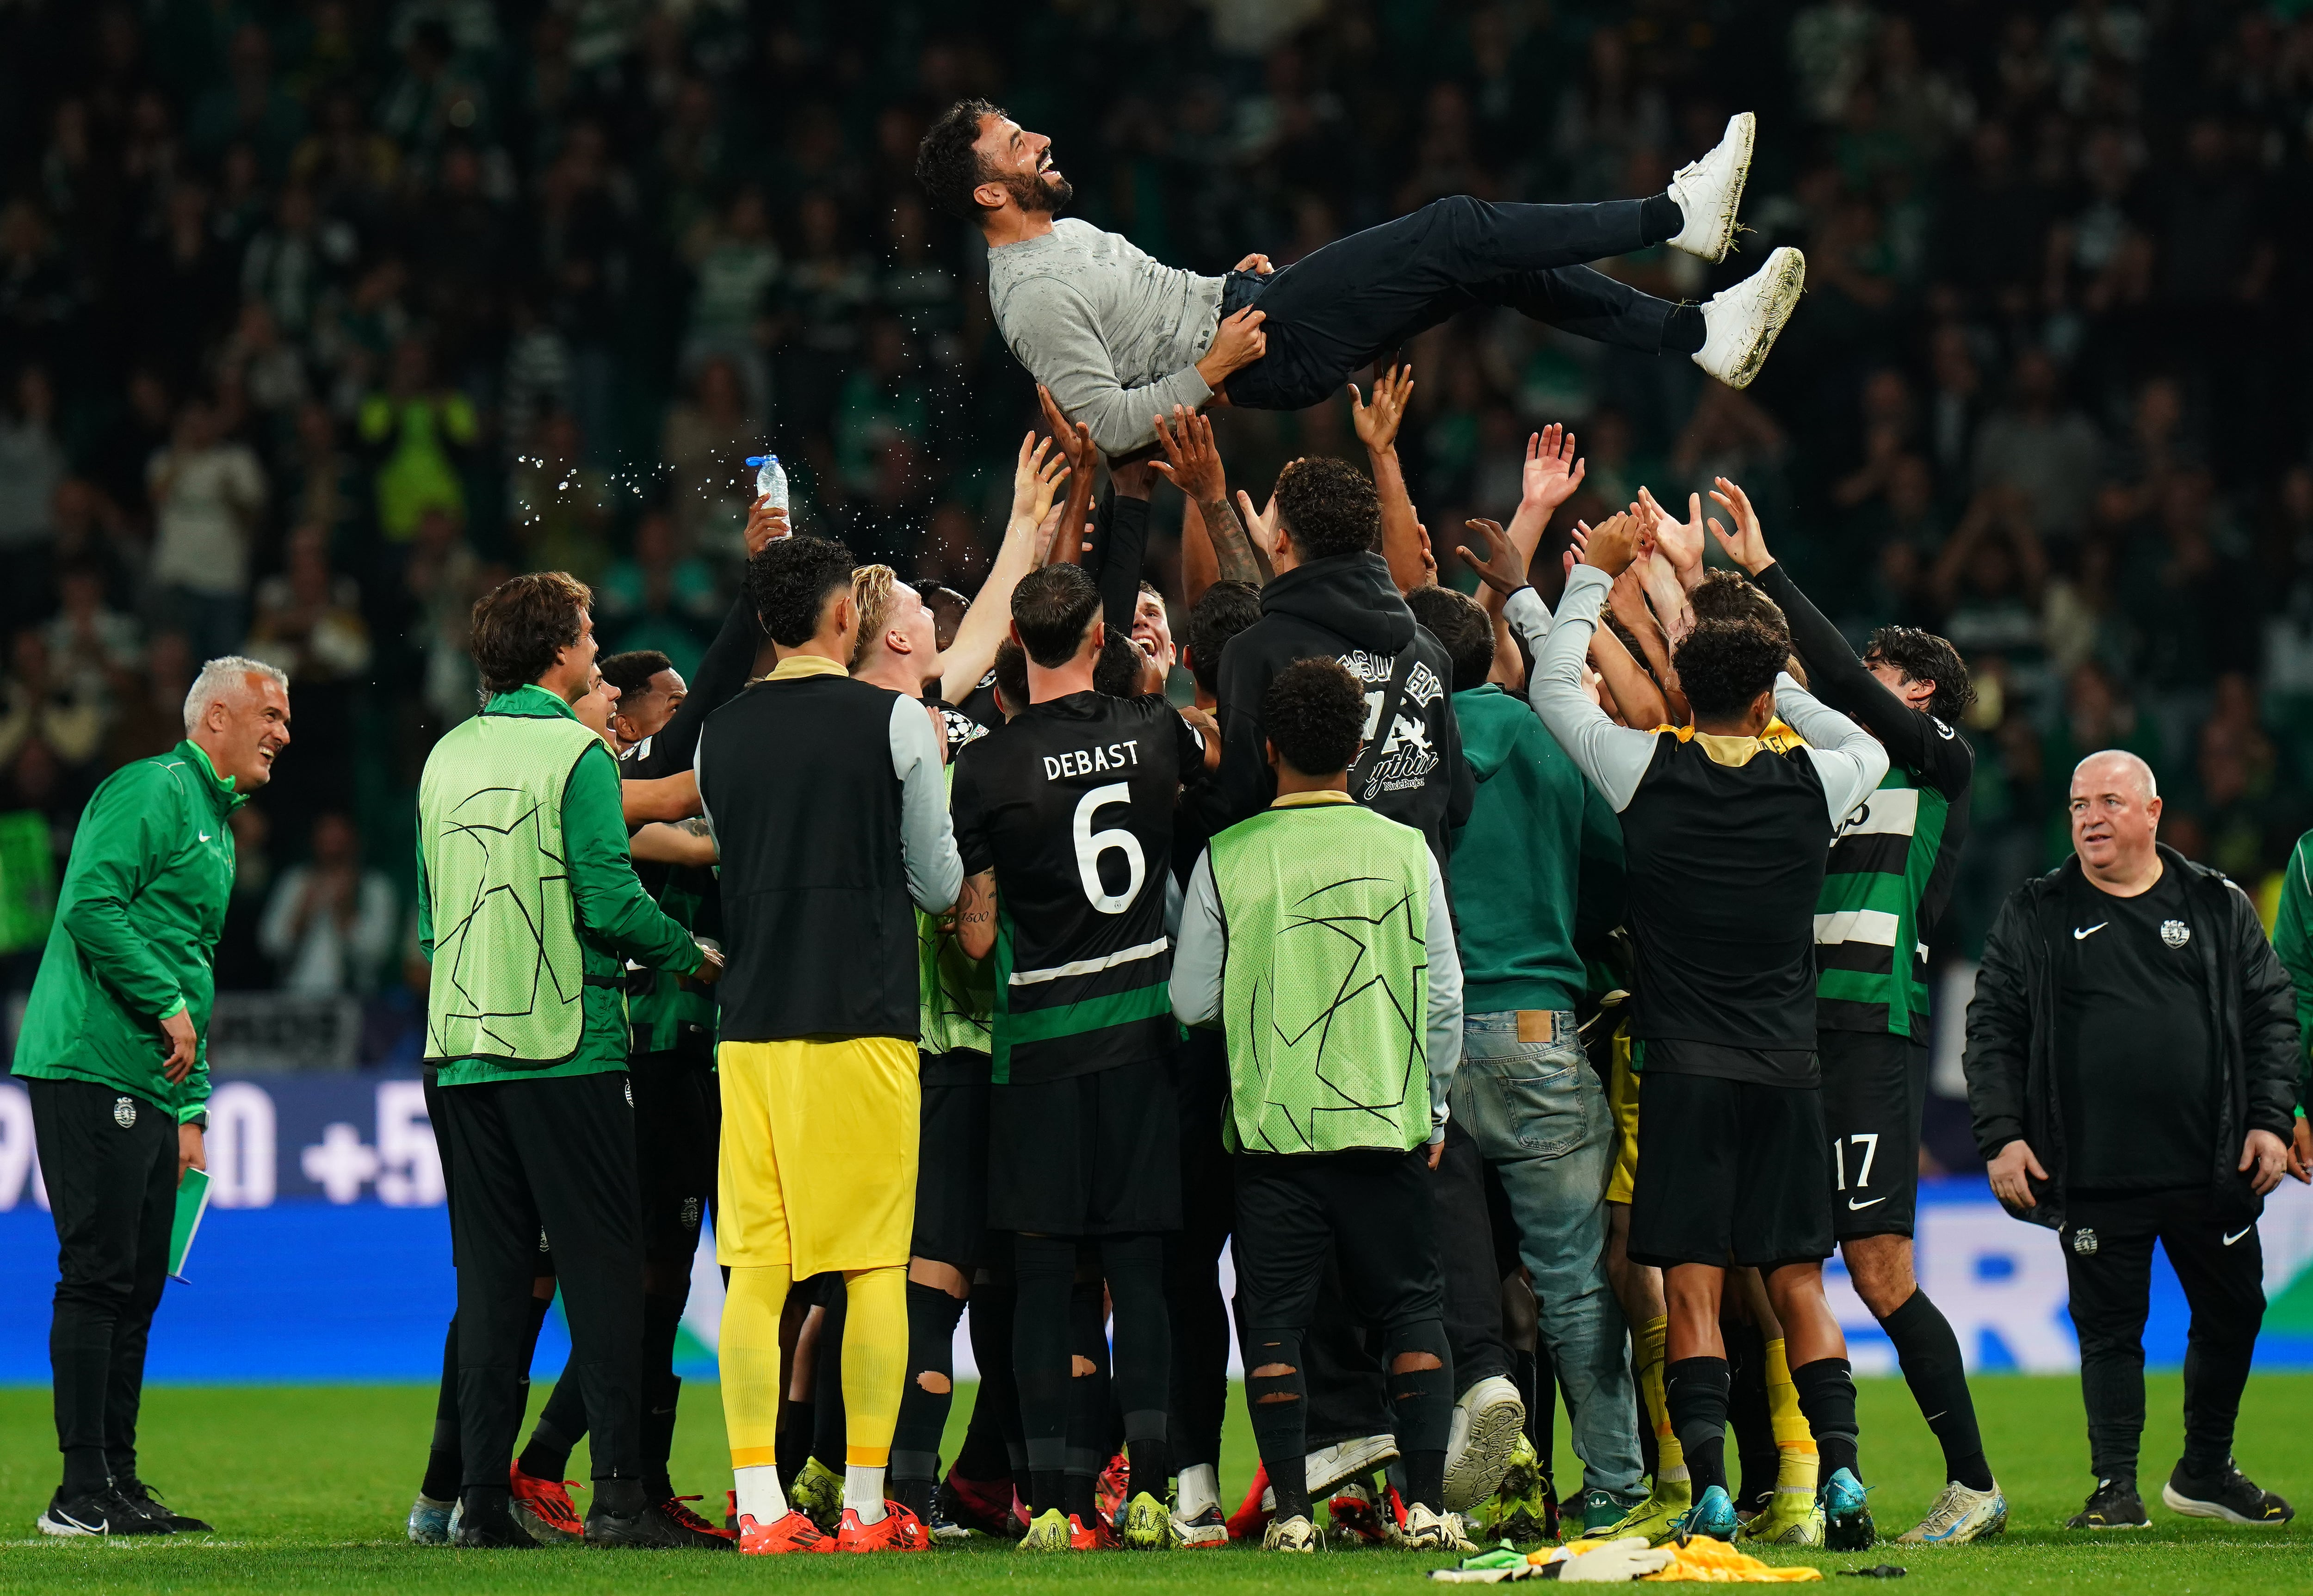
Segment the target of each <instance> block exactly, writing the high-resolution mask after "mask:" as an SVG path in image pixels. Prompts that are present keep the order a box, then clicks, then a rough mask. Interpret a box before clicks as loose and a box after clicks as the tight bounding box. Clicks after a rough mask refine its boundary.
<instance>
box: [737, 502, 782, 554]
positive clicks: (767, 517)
mask: <svg viewBox="0 0 2313 1596" xmlns="http://www.w3.org/2000/svg"><path fill="white" fill-rule="evenodd" d="M788 530H789V529H788V526H787V512H786V511H784V510H782V509H779V508H778V506H776V505H774V504H772V503H771V495H769V494H765V495H763V496H762V497H761V498H759V499H757V500H756V501H755V502H754V503H753V504H751V505H749V506H748V508H747V530H746V533H745V536H746V539H747V555H748V557H749V558H751V559H752V557H755V556H756V555H759V554H761V553H762V552H763V550H765V549H766V548H770V546H771V545H772V544H773V543H775V542H777V541H778V539H781V538H784V537H786V536H787V531H788Z"/></svg>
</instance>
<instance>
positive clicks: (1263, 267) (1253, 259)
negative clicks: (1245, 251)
mask: <svg viewBox="0 0 2313 1596" xmlns="http://www.w3.org/2000/svg"><path fill="white" fill-rule="evenodd" d="M1229 269H1230V270H1232V271H1241V272H1251V273H1252V274H1253V276H1256V277H1265V276H1270V275H1271V273H1273V272H1274V271H1276V269H1277V268H1276V267H1273V266H1271V265H1270V264H1269V257H1268V256H1266V255H1248V256H1246V257H1245V258H1244V259H1242V260H1240V261H1238V262H1237V263H1236V265H1235V266H1233V267H1230V268H1229Z"/></svg>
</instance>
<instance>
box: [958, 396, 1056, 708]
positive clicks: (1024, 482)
mask: <svg viewBox="0 0 2313 1596" xmlns="http://www.w3.org/2000/svg"><path fill="white" fill-rule="evenodd" d="M1068 474H1069V467H1068V465H1067V463H1066V459H1065V457H1064V456H1062V455H1060V454H1057V453H1054V452H1052V442H1051V439H1049V438H1047V439H1044V440H1042V441H1041V442H1039V441H1038V439H1037V437H1036V434H1034V433H1033V432H1032V433H1030V434H1027V435H1026V436H1025V437H1024V438H1022V439H1021V440H1020V455H1019V458H1018V460H1016V461H1014V463H1013V467H1012V513H1011V517H1010V518H1009V519H1008V520H1007V521H1006V522H1005V523H1004V541H1003V543H1002V544H1001V545H999V546H998V548H997V550H996V563H995V564H994V565H992V566H989V568H988V580H987V581H985V582H983V583H981V584H980V593H979V596H978V597H976V598H975V599H973V600H972V606H971V608H970V609H966V610H965V611H964V612H963V619H962V620H960V621H958V622H957V623H956V627H955V639H954V642H952V643H950V644H949V645H948V647H947V652H946V653H944V654H942V655H941V656H940V697H943V698H945V699H946V700H947V701H948V702H949V703H951V704H956V703H961V702H962V701H963V696H964V695H965V694H966V693H968V692H970V691H971V690H972V684H973V683H975V682H977V681H978V680H980V679H981V677H983V676H985V675H987V674H988V668H989V666H990V665H991V664H993V663H995V661H996V650H997V647H998V645H1000V644H1001V643H1002V642H1003V641H1004V633H1005V628H1006V627H1008V626H1010V625H1011V624H1012V590H1013V589H1014V588H1016V587H1017V586H1019V585H1020V578H1022V577H1023V576H1025V575H1026V574H1028V573H1029V572H1031V571H1033V570H1034V569H1035V568H1036V529H1037V528H1038V527H1039V526H1041V525H1042V524H1043V520H1044V517H1045V515H1046V514H1047V513H1050V511H1051V507H1052V500H1053V498H1054V496H1055V495H1057V493H1058V491H1059V486H1060V483H1061V482H1062V481H1063V480H1065V479H1066V478H1067V477H1068Z"/></svg>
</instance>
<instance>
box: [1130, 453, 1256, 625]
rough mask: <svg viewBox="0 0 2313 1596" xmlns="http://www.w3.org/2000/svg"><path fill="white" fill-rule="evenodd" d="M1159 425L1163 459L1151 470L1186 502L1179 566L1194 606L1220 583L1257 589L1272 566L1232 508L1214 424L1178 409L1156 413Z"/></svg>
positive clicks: (1191, 603) (1150, 467)
mask: <svg viewBox="0 0 2313 1596" xmlns="http://www.w3.org/2000/svg"><path fill="white" fill-rule="evenodd" d="M1156 445H1157V447H1158V448H1159V449H1161V450H1163V451H1164V452H1165V458H1164V459H1163V460H1151V461H1149V462H1148V463H1149V469H1151V470H1153V471H1157V472H1161V473H1162V474H1163V475H1164V477H1165V479H1166V480H1167V481H1169V482H1171V483H1172V484H1173V486H1174V487H1177V488H1179V489H1180V490H1181V496H1182V498H1183V499H1184V500H1186V501H1187V505H1188V507H1187V509H1186V510H1185V511H1184V512H1183V514H1182V518H1181V566H1182V584H1183V588H1184V589H1185V597H1186V598H1187V601H1188V602H1189V605H1190V607H1191V608H1192V609H1193V608H1195V606H1196V602H1197V601H1198V600H1199V599H1200V598H1201V597H1203V596H1204V592H1205V590H1206V589H1207V588H1209V587H1210V586H1211V585H1212V584H1213V583H1216V582H1249V583H1252V584H1253V586H1255V587H1259V586H1260V585H1261V584H1262V583H1264V582H1266V581H1268V580H1269V568H1268V564H1267V562H1266V561H1264V560H1263V559H1262V557H1261V553H1260V551H1259V550H1258V549H1256V548H1254V547H1253V539H1252V538H1250V537H1249V536H1247V535H1246V533H1245V530H1244V523H1243V522H1240V521H1238V520H1237V518H1236V511H1234V510H1232V509H1230V508H1229V502H1228V478H1227V473H1226V472H1225V471H1224V470H1223V469H1222V467H1221V455H1220V451H1219V450H1218V448H1216V447H1215V446H1214V444H1213V424H1212V423H1211V422H1210V421H1209V420H1207V419H1206V418H1205V417H1202V416H1200V415H1197V414H1196V413H1195V412H1193V411H1191V410H1187V409H1177V410H1174V412H1173V414H1172V416H1171V417H1170V418H1169V419H1167V418H1166V417H1162V416H1159V417H1156Z"/></svg>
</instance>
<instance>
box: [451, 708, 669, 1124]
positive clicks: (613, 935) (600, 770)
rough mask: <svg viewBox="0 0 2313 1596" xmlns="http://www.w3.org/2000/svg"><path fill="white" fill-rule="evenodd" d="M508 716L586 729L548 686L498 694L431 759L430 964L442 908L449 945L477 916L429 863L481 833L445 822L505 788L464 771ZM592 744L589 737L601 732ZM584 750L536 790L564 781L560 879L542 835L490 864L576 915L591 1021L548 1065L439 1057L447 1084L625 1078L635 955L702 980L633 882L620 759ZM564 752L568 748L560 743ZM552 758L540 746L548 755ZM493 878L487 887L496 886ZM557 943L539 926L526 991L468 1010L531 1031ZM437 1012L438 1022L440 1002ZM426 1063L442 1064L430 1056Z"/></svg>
mask: <svg viewBox="0 0 2313 1596" xmlns="http://www.w3.org/2000/svg"><path fill="white" fill-rule="evenodd" d="M501 717H512V718H514V719H516V720H532V721H553V720H555V719H557V718H559V719H560V720H562V721H563V722H566V723H569V724H570V725H573V726H575V725H576V722H577V716H576V715H574V714H572V713H571V709H570V706H569V705H567V704H566V703H564V702H563V701H562V700H561V699H560V698H559V697H556V696H555V695H554V694H552V693H550V692H548V691H547V690H546V689H545V688H541V687H535V686H532V687H524V688H517V689H516V690H515V691H514V692H511V693H500V694H497V696H496V697H492V698H491V699H490V701H489V702H488V704H486V705H484V706H482V713H481V715H479V717H477V720H476V721H469V722H467V723H465V724H464V725H462V726H460V727H459V728H457V729H456V730H455V731H453V732H451V733H450V734H449V735H448V736H446V737H444V739H443V741H441V742H438V743H436V744H435V749H434V752H433V754H432V755H431V756H429V757H428V758H427V767H426V776H425V777H424V778H423V781H422V783H421V786H420V796H419V803H418V942H419V945H420V946H421V947H422V948H423V950H424V951H425V954H426V957H427V960H429V961H431V960H433V959H434V957H435V942H436V937H435V913H436V911H437V909H438V910H441V911H443V912H444V914H445V915H447V916H449V919H450V925H451V931H450V933H448V934H444V937H443V938H442V940H443V941H444V943H446V942H448V941H449V940H450V938H451V936H452V935H453V934H455V933H456V932H457V930H458V929H460V928H461V927H462V925H464V923H465V920H466V919H467V918H468V917H469V916H471V915H472V914H473V912H474V908H475V905H473V904H471V903H467V904H461V905H455V906H453V905H452V904H450V903H449V902H447V901H446V899H444V900H442V901H438V902H437V894H438V893H440V892H441V891H442V890H443V889H442V888H441V887H440V886H438V885H437V883H436V881H435V875H436V874H437V873H442V872H445V871H447V870H448V868H449V865H448V864H447V862H446V860H435V859H432V858H430V857H429V851H430V850H431V849H434V848H437V847H442V846H445V844H444V838H445V837H450V836H453V835H465V836H477V833H478V832H479V828H460V827H458V826H456V825H454V824H452V825H445V823H444V822H445V820H448V819H449V816H450V812H451V811H453V810H454V809H455V808H457V807H458V802H459V801H460V800H461V799H462V798H464V797H468V796H478V795H479V794H480V793H481V791H482V790H483V787H484V785H487V784H489V783H491V782H493V781H494V780H496V779H497V777H496V776H495V775H494V774H493V773H491V772H488V771H486V770H482V769H476V770H475V771H473V772H472V773H471V775H468V774H467V773H465V772H463V771H462V770H461V769H460V768H457V766H458V765H459V764H460V763H461V762H462V760H464V759H468V758H471V757H472V756H473V755H474V753H475V751H476V750H477V749H478V748H479V747H480V746H483V745H482V744H480V743H479V739H480V738H482V737H485V736H488V735H489V734H490V733H491V732H495V731H497V730H498V729H499V728H497V727H492V726H490V725H488V723H489V722H491V721H493V720H498V719H500V718H501ZM478 722H479V723H478ZM462 734H464V735H462ZM588 736H589V737H590V738H591V733H590V734H588ZM576 741H577V746H578V750H579V751H578V753H577V755H576V759H575V761H574V762H573V763H572V764H571V766H570V767H569V768H568V770H567V773H563V772H547V773H542V775H541V779H540V781H539V783H538V787H537V790H539V791H541V792H542V791H547V790H550V788H551V786H552V785H555V784H556V783H557V782H559V785H560V787H561V794H562V801H561V808H560V813H561V824H560V828H559V829H560V833H561V845H560V846H561V848H562V857H561V859H560V861H559V864H560V869H559V871H558V872H555V871H553V870H552V868H551V867H552V865H553V864H554V863H555V862H554V861H552V860H551V859H548V860H547V869H546V870H545V871H544V872H541V871H540V870H539V868H538V861H539V858H540V854H539V852H538V850H537V839H536V837H533V839H532V852H531V853H530V854H528V855H521V854H515V855H508V857H506V859H505V860H503V861H497V862H495V863H494V864H493V865H492V871H493V872H494V873H495V874H504V875H506V877H507V879H508V881H514V880H515V879H517V878H519V879H521V880H525V881H526V880H529V879H531V878H532V876H536V877H537V878H538V879H539V884H540V885H541V888H542V889H543V891H542V893H541V899H545V898H550V899H552V903H553V906H554V908H556V909H558V910H559V911H560V912H567V914H569V915H570V916H571V918H572V925H573V928H574V930H575V932H576V950H577V953H578V964H579V969H580V971H581V973H582V975H583V985H582V987H581V990H580V1004H581V1012H582V1020H581V1023H580V1026H579V1029H578V1033H577V1037H576V1043H575V1046H572V1047H569V1048H566V1049H565V1050H564V1051H563V1052H562V1053H558V1054H557V1055H555V1056H553V1057H550V1058H547V1059H544V1060H539V1059H531V1058H516V1057H493V1056H491V1055H487V1054H482V1053H479V1052H471V1053H466V1054H463V1055H460V1056H454V1057H443V1058H442V1059H441V1060H439V1063H440V1070H441V1074H440V1077H439V1079H440V1082H441V1083H442V1084H443V1085H444V1086H469V1085H473V1084H475V1083H479V1082H485V1081H536V1080H543V1079H550V1078H553V1077H557V1076H564V1075H591V1074H602V1073H604V1072H606V1071H610V1070H620V1069H624V1068H626V1066H627V1044H628V1034H627V997H626V990H625V986H626V983H625V978H624V976H623V974H622V971H623V969H624V967H625V961H626V960H627V959H628V958H629V957H631V958H632V959H633V960H635V961H636V962H637V963H638V964H641V965H643V966H645V967H646V968H647V969H671V970H675V971H677V972H679V973H682V974H684V975H690V974H694V973H696V972H697V970H698V969H699V965H700V963H701V962H702V961H703V955H702V954H701V953H700V951H699V945H698V943H695V942H693V941H692V940H691V937H690V933H689V932H687V931H685V930H684V929H683V928H682V925H681V924H680V923H678V922H677V921H675V920H673V919H672V918H671V917H669V916H667V915H666V914H664V912H662V911H661V910H660V908H659V907H658V906H657V905H656V904H655V903H653V902H652V901H651V899H650V894H649V893H647V892H646V891H644V890H643V884H642V882H641V881H638V879H637V878H636V876H635V865H634V857H633V855H631V854H630V853H629V852H628V848H627V825H626V820H625V814H624V811H623V809H622V808H621V806H620V802H619V767H618V764H617V761H615V760H614V759H611V750H609V749H608V748H607V747H605V746H604V745H603V743H602V741H601V739H599V738H592V740H591V741H588V740H586V739H579V740H576ZM555 746H557V747H567V746H568V744H567V743H565V742H564V741H562V740H561V739H559V738H558V739H556V741H555ZM547 751H548V750H547V749H546V746H545V743H544V740H541V755H544V754H545V753H546V752H547ZM561 757H564V758H567V757H569V756H568V755H567V754H564V755H562V756H561ZM497 835H507V833H505V832H503V831H502V832H499V833H497ZM477 840H479V837H477ZM495 874H494V875H493V876H491V877H490V878H488V879H495ZM557 937H558V927H557V926H555V925H546V926H544V927H542V928H541V937H540V944H539V952H540V957H539V958H538V959H537V960H534V961H533V962H532V966H531V969H530V977H531V978H528V979H526V980H525V982H524V983H523V990H521V991H518V992H516V991H507V992H504V993H498V992H491V991H479V990H471V989H468V990H465V991H464V992H463V993H462V996H463V998H464V999H465V1000H466V1002H467V1004H469V1005H470V1006H471V1008H472V1009H473V1010H474V1011H475V1012H478V1013H482V1014H485V1015H492V1016H495V1015H501V1014H502V1015H506V1016H507V1017H508V1018H509V1020H511V1021H513V1022H514V1026H516V1027H519V1026H520V1025H522V1024H523V1023H525V1022H531V1021H532V1019H533V1010H534V1009H537V1008H539V1007H541V1005H542V1004H547V1003H551V1002H553V1001H555V989H554V987H551V986H550V985H549V982H548V979H547V977H548V976H549V975H550V974H552V975H554V976H555V977H556V978H557V980H558V979H559V978H560V976H561V975H562V974H563V973H567V972H554V971H550V969H549V966H550V962H551V960H552V959H553V955H554V950H555V946H556V939H557ZM488 951H489V950H481V952H488ZM468 967H469V968H471V969H482V970H484V971H485V972H486V973H485V974H484V975H482V976H480V977H479V978H475V981H476V984H481V983H486V982H488V981H490V980H495V979H497V978H499V977H500V976H502V975H504V974H505V971H506V969H507V968H510V966H501V965H499V964H497V963H488V964H485V963H483V962H482V961H481V960H479V959H478V960H469V961H468ZM451 978H452V972H451V971H449V970H447V969H436V970H435V975H434V979H435V983H436V984H437V985H439V984H440V983H442V982H444V981H446V980H449V979H451ZM438 1010H439V1005H435V1011H436V1015H437V1016H438ZM436 1023H437V1018H436V1017H429V1020H428V1031H429V1036H428V1041H427V1051H428V1053H429V1055H430V1054H431V1053H432V1052H433V1041H432V1036H431V1032H432V1031H433V1030H434V1029H435V1025H436ZM428 1061H429V1062H435V1060H434V1059H432V1058H430V1057H429V1060H428Z"/></svg>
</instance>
